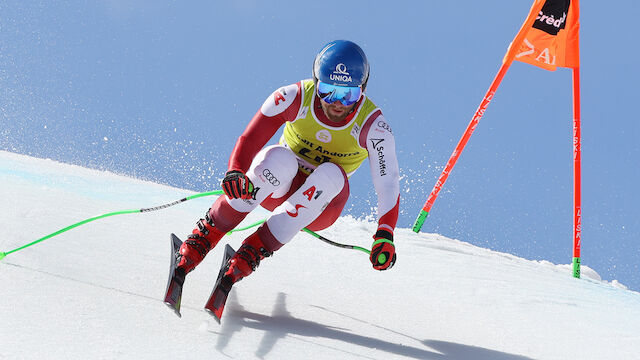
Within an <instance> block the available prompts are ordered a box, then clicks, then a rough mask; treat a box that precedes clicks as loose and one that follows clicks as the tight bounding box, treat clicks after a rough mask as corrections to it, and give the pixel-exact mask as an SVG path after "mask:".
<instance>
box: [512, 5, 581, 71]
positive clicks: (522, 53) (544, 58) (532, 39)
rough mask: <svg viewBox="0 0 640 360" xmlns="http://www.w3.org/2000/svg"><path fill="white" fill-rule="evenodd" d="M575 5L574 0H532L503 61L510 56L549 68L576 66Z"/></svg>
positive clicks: (577, 60) (576, 18) (577, 16)
mask: <svg viewBox="0 0 640 360" xmlns="http://www.w3.org/2000/svg"><path fill="white" fill-rule="evenodd" d="M578 6H579V5H578V1H577V0H573V1H571V0H546V1H545V0H536V1H535V2H534V4H533V6H532V7H531V12H530V13H529V17H528V18H527V21H525V22H524V25H523V26H522V28H521V29H520V32H518V35H517V36H516V40H514V42H512V43H511V45H510V46H509V50H508V51H507V54H506V55H505V57H504V59H503V62H507V61H508V60H510V59H512V60H517V61H521V62H525V63H528V64H531V65H535V66H539V67H541V68H543V69H545V70H550V71H554V70H555V69H556V67H558V66H560V67H566V68H574V69H575V68H579V67H580V54H579V50H578V49H579V46H578V43H579V41H578V30H579V28H580V24H579V21H578V19H579V10H578ZM537 9H540V10H539V11H536V10H537ZM534 17H535V20H534V19H533V18H534ZM531 20H533V25H529V24H531ZM521 38H522V40H521V41H518V40H520V39H521ZM514 44H515V46H514Z"/></svg>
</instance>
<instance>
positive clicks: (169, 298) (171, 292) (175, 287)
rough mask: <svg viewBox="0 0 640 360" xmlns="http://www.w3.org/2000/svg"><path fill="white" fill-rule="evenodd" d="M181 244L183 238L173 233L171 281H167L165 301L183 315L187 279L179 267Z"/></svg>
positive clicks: (177, 313)
mask: <svg viewBox="0 0 640 360" xmlns="http://www.w3.org/2000/svg"><path fill="white" fill-rule="evenodd" d="M180 245H182V240H180V239H179V238H178V237H177V236H175V235H174V234H171V264H170V268H169V281H167V290H166V292H165V296H164V303H165V304H167V306H169V307H170V308H171V309H172V310H173V311H174V312H175V313H176V315H178V317H181V316H182V315H180V302H181V300H182V285H183V284H184V279H185V273H184V272H183V271H180V269H177V266H178V251H179V250H180Z"/></svg>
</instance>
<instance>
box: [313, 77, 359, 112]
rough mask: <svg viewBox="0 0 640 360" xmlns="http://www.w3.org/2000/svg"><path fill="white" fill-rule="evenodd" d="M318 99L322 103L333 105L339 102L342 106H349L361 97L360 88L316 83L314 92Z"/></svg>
mask: <svg viewBox="0 0 640 360" xmlns="http://www.w3.org/2000/svg"><path fill="white" fill-rule="evenodd" d="M316 92H317V93H318V96H319V97H320V99H322V100H323V101H324V102H326V103H329V104H333V103H334V102H336V101H340V102H341V103H342V105H345V106H349V105H351V104H354V103H356V102H357V101H358V100H359V99H360V95H362V88H361V87H360V86H337V85H330V84H327V83H323V82H322V81H318V89H317V91H316Z"/></svg>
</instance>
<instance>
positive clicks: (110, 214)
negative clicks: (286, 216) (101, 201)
mask: <svg viewBox="0 0 640 360" xmlns="http://www.w3.org/2000/svg"><path fill="white" fill-rule="evenodd" d="M222 193H223V191H222V190H215V191H209V192H203V193H200V194H195V195H191V196H187V197H185V198H182V199H180V200H176V201H173V202H170V203H168V204H164V205H160V206H154V207H151V208H143V209H135V210H122V211H114V212H110V213H107V214H102V215H98V216H94V217H92V218H89V219H85V220H82V221H80V222H77V223H75V224H73V225H69V226H67V227H65V228H63V229H60V230H58V231H56V232H54V233H51V234H49V235H47V236H43V237H41V238H40V239H38V240H35V241H33V242H30V243H28V244H26V245H23V246H20V247H18V248H15V249H13V250H11V251H7V252H0V260H2V259H4V258H5V256H7V255H9V254H11V253H14V252H16V251H20V250H23V249H26V248H28V247H30V246H33V245H35V244H38V243H40V242H42V241H45V240H47V239H50V238H52V237H54V236H56V235H60V234H62V233H63V232H66V231H69V230H71V229H73V228H76V227H78V226H80V225H84V224H86V223H89V222H92V221H95V220H98V219H103V218H106V217H110V216H114V215H122V214H135V213H145V212H150V211H156V210H162V209H166V208H168V207H170V206H173V205H177V204H180V203H183V202H185V201H187V200H191V199H196V198H199V197H203V196H210V195H220V194H222Z"/></svg>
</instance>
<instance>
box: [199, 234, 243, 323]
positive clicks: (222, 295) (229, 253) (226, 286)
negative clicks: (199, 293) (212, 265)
mask: <svg viewBox="0 0 640 360" xmlns="http://www.w3.org/2000/svg"><path fill="white" fill-rule="evenodd" d="M235 253H236V251H235V250H233V248H232V247H231V246H229V245H228V244H227V246H226V247H225V248H224V257H223V258H222V265H221V266H220V272H219V273H218V279H217V280H216V284H215V286H214V287H213V291H212V292H211V296H209V301H207V304H206V305H205V306H204V308H205V310H207V312H209V313H210V314H211V315H213V317H214V318H215V319H216V321H217V322H218V324H219V323H220V318H221V317H222V312H223V311H224V305H225V303H226V302H227V296H229V292H230V291H231V287H232V286H233V280H232V279H231V278H230V277H229V276H225V275H224V274H225V273H226V272H227V270H229V259H231V258H232V257H233V255H234V254H235Z"/></svg>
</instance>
